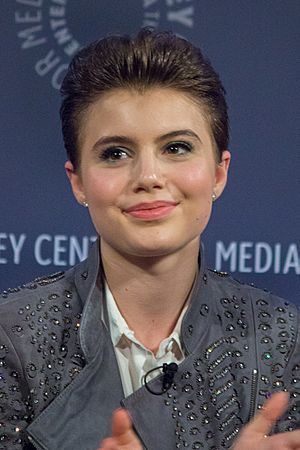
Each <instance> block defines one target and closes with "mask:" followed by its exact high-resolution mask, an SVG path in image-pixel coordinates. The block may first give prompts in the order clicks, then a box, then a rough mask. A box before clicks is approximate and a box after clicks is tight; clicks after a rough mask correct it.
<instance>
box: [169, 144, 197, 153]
mask: <svg viewBox="0 0 300 450" xmlns="http://www.w3.org/2000/svg"><path fill="white" fill-rule="evenodd" d="M192 150H193V146H192V144H190V143H189V142H171V143H170V144H168V145H167V146H166V148H165V151H166V153H169V154H170V155H179V156H181V155H186V154H187V153H190V152H191V151H192Z"/></svg>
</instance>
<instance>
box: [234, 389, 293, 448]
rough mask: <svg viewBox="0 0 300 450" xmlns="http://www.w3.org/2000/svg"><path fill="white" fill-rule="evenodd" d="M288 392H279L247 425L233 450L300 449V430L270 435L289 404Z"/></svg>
mask: <svg viewBox="0 0 300 450" xmlns="http://www.w3.org/2000/svg"><path fill="white" fill-rule="evenodd" d="M288 399H289V395H288V393H287V392H277V393H275V394H273V395H272V397H271V398H270V399H269V400H267V401H266V403H265V404H264V406H263V408H262V410H261V411H260V412H259V413H257V414H256V416H255V417H254V419H253V420H252V421H251V422H250V423H249V424H248V425H246V426H245V427H244V428H243V429H242V431H241V433H240V434H239V437H238V438H237V440H236V442H235V443H234V445H233V447H232V450H253V449H255V450H300V430H296V431H290V432H286V433H278V434H274V435H273V436H268V434H269V433H270V432H271V430H272V428H273V426H274V425H275V423H276V422H277V420H278V419H279V418H280V417H281V416H282V414H283V413H284V411H285V410H286V409H287V406H288Z"/></svg>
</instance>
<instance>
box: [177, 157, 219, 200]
mask: <svg viewBox="0 0 300 450" xmlns="http://www.w3.org/2000/svg"><path fill="white" fill-rule="evenodd" d="M178 175H179V177H180V178H178V180H179V183H180V185H181V187H182V189H183V190H184V191H185V192H186V193H187V194H189V195H191V196H199V195H200V196H201V197H205V196H207V195H208V194H209V195H211V193H212V189H213V180H214V178H213V174H212V172H211V170H208V169H207V168H204V167H198V166H197V165H193V166H192V167H189V168H188V170H184V171H180V172H179V173H178ZM178 175H177V176H178Z"/></svg>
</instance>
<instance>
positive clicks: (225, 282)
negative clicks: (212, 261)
mask: <svg viewBox="0 0 300 450" xmlns="http://www.w3.org/2000/svg"><path fill="white" fill-rule="evenodd" d="M206 273H207V277H208V278H209V279H210V282H211V283H212V284H213V285H214V286H215V287H216V288H217V289H218V290H219V291H220V292H222V293H223V294H224V295H227V296H228V297H229V298H234V296H238V297H239V298H242V299H244V300H245V302H250V304H251V306H252V309H253V311H254V312H255V311H256V310H261V309H263V308H271V309H273V310H274V311H276V312H278V313H285V312H286V311H289V312H290V314H289V315H290V317H293V316H294V315H299V313H300V309H299V307H297V306H296V304H295V303H293V302H291V301H288V300H286V299H284V298H282V297H280V296H278V295H276V294H273V293H272V292H270V291H269V290H267V289H262V288H259V287H257V286H255V285H254V284H253V283H250V284H247V283H243V282H242V281H240V280H238V279H236V278H234V277H233V276H232V275H231V274H229V273H227V272H220V271H217V270H212V269H208V270H207V272H206Z"/></svg>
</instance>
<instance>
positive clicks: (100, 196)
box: [66, 88, 230, 257]
mask: <svg viewBox="0 0 300 450" xmlns="http://www.w3.org/2000/svg"><path fill="white" fill-rule="evenodd" d="M80 152H81V162H80V168H79V170H78V171H77V172H76V173H75V172H74V171H73V166H72V164H71V163H70V162H69V161H68V162H67V163H66V170H67V174H68V176H69V179H70V181H71V184H72V189H73V192H74V195H75V197H76V198H77V200H78V201H79V202H80V203H82V202H83V201H86V202H87V203H88V205H89V211H90V214H91V218H92V221H93V223H94V226H95V228H96V230H97V232H98V233H99V234H100V236H101V240H102V241H103V242H104V244H105V245H106V246H108V247H110V248H111V249H112V250H114V251H117V252H119V253H121V254H122V255H128V256H131V257H132V256H139V257H141V256H142V257H143V256H145V257H149V256H162V255H167V254H171V253H174V252H178V251H180V250H181V249H182V248H184V247H186V246H193V245H196V246H198V245H199V236H200V235H201V233H202V231H203V230H204V228H205V227H206V225H207V222H208V220H209V217H210V214H211V209H212V194H213V193H215V194H216V196H219V195H220V194H221V192H222V190H223V188H224V186H225V183H226V177H227V170H228V166H229V160H230V154H229V152H228V151H225V152H223V157H222V161H221V162H220V163H217V162H216V155H215V150H214V147H213V141H212V138H211V132H210V129H209V125H208V123H207V121H206V120H205V118H204V115H203V114H202V112H201V109H200V107H199V106H198V105H197V104H196V103H194V102H193V101H192V100H191V99H190V98H189V97H188V96H186V95H185V94H183V93H181V92H179V91H176V90H173V89H163V88H155V89H154V88H153V89H149V90H146V91H145V92H144V93H137V92H135V91H131V90H125V89H124V90H123V89H120V90H114V91H111V92H109V93H107V94H104V95H103V96H101V98H99V99H98V100H97V101H96V102H95V103H94V104H92V105H91V106H90V108H89V109H88V111H87V112H86V114H85V117H84V120H83V122H82V126H81V137H80ZM106 248H107V247H106Z"/></svg>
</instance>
